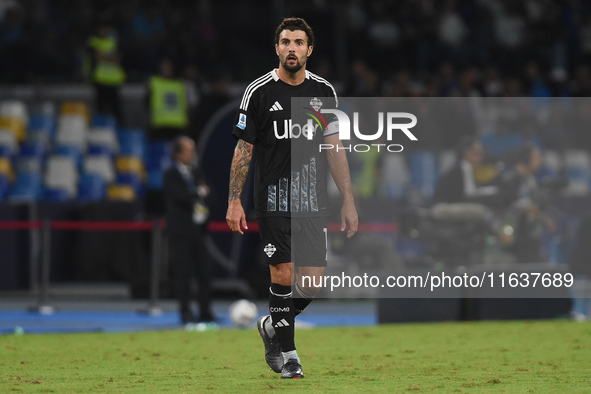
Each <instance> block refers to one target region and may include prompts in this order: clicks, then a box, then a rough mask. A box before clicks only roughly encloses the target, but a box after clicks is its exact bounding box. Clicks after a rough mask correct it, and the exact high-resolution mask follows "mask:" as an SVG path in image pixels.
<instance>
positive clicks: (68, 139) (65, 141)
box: [55, 115, 88, 152]
mask: <svg viewBox="0 0 591 394" xmlns="http://www.w3.org/2000/svg"><path fill="white" fill-rule="evenodd" d="M87 140H88V128H87V126H86V121H85V120H84V118H83V117H81V116H80V115H62V116H60V118H59V120H58V127H57V132H56V136H55V143H56V144H61V145H75V146H77V147H78V148H79V149H80V150H81V151H82V152H85V151H86V144H87V143H88V141H87Z"/></svg>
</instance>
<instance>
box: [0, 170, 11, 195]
mask: <svg viewBox="0 0 591 394" xmlns="http://www.w3.org/2000/svg"><path fill="white" fill-rule="evenodd" d="M9 191H10V179H8V177H7V176H4V175H0V201H2V200H3V199H4V197H5V196H6V195H8V192H9Z"/></svg>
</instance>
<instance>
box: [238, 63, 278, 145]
mask: <svg viewBox="0 0 591 394" xmlns="http://www.w3.org/2000/svg"><path fill="white" fill-rule="evenodd" d="M271 80H272V76H271V73H267V74H265V75H263V76H262V77H260V78H258V79H256V80H255V81H254V82H252V83H251V84H250V85H248V87H247V88H246V90H245V91H244V95H243V96H242V101H241V102H240V109H239V110H238V113H237V114H236V119H235V121H234V131H233V132H232V135H233V136H234V138H236V139H242V140H244V141H246V142H248V143H250V144H255V143H256V142H257V137H258V127H257V117H258V116H259V106H260V90H258V89H259V88H260V87H261V86H263V85H265V84H266V83H267V82H269V81H271Z"/></svg>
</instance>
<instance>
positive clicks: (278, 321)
mask: <svg viewBox="0 0 591 394" xmlns="http://www.w3.org/2000/svg"><path fill="white" fill-rule="evenodd" d="M294 309H295V308H294V306H293V299H292V298H291V287H290V286H282V285H278V284H277V283H271V287H270V288H269V312H271V320H273V328H275V333H276V334H277V339H278V340H279V345H280V346H281V350H282V351H283V352H289V351H291V350H295V343H294V327H293V325H294V318H295V310H294Z"/></svg>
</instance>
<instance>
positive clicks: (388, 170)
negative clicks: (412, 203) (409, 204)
mask: <svg viewBox="0 0 591 394" xmlns="http://www.w3.org/2000/svg"><path fill="white" fill-rule="evenodd" d="M409 180H410V175H409V173H408V168H407V165H406V160H405V158H404V156H401V155H398V154H390V155H385V156H384V158H383V162H382V185H381V186H382V192H383V194H384V195H385V197H389V198H402V197H403V196H404V193H405V190H406V187H407V186H408V183H409Z"/></svg>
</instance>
